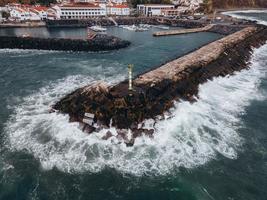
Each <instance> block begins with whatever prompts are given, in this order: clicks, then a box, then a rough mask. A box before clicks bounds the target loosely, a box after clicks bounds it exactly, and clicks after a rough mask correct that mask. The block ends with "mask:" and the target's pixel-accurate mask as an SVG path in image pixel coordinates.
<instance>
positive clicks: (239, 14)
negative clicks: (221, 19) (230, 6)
mask: <svg viewBox="0 0 267 200" xmlns="http://www.w3.org/2000/svg"><path fill="white" fill-rule="evenodd" d="M248 13H266V14H267V10H240V11H227V12H223V14H224V15H229V16H231V17H235V18H238V19H246V20H251V21H257V22H258V23H259V24H263V25H267V21H265V20H261V19H259V18H258V17H253V16H248V15H246V14H248Z"/></svg>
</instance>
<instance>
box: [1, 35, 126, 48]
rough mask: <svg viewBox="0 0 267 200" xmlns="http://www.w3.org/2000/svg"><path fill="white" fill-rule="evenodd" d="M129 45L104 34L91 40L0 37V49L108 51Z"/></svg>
mask: <svg viewBox="0 0 267 200" xmlns="http://www.w3.org/2000/svg"><path fill="white" fill-rule="evenodd" d="M129 45H130V42H129V41H125V40H122V39H120V38H117V37H114V36H109V35H104V34H97V35H96V36H95V37H94V38H92V39H65V38H36V37H12V36H0V48H1V49H3V48H10V49H40V50H59V51H108V50H114V49H120V48H124V47H127V46H129Z"/></svg>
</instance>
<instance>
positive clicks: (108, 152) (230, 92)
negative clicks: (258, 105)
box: [5, 45, 267, 176]
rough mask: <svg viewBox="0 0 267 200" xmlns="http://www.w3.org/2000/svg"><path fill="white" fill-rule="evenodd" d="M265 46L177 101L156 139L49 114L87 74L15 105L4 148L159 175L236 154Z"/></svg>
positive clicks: (83, 167)
mask: <svg viewBox="0 0 267 200" xmlns="http://www.w3.org/2000/svg"><path fill="white" fill-rule="evenodd" d="M266 53H267V45H265V46H263V47H261V48H260V49H257V50H255V53H254V56H253V58H252V66H251V68H250V69H249V70H243V71H241V72H238V73H236V75H234V76H229V77H224V78H221V77H219V78H215V79H214V80H212V81H208V82H207V83H205V84H203V85H201V86H200V90H199V99H198V101H197V102H195V103H193V104H191V103H189V102H179V103H177V104H176V106H175V108H173V109H172V110H171V113H172V117H171V118H169V119H165V120H162V121H159V122H157V123H156V125H155V129H156V134H155V138H154V139H150V138H147V137H140V138H138V139H137V140H136V142H135V145H134V146H133V147H126V146H125V144H124V143H119V142H118V141H116V138H113V137H112V138H110V139H109V140H107V141H104V140H102V139H100V138H101V137H102V134H103V133H96V134H91V135H87V134H86V133H83V132H82V131H81V130H80V129H79V128H78V123H68V116H66V115H62V114H56V113H52V114H49V113H48V109H49V106H50V105H52V104H53V103H55V102H56V101H57V100H59V98H61V97H62V96H64V95H65V94H67V93H69V92H70V91H72V90H74V89H75V88H78V87H81V86H83V85H85V84H87V83H88V82H93V81H94V79H93V78H90V77H89V78H88V77H83V76H70V77H67V78H65V79H63V80H59V81H58V82H56V83H50V84H49V85H48V86H46V87H43V88H41V89H40V90H39V91H38V92H37V93H35V94H33V95H30V96H28V97H26V98H24V100H23V103H22V104H20V105H19V106H17V107H16V108H15V109H14V114H13V115H12V116H11V118H10V120H9V121H8V122H7V124H6V127H5V132H6V137H7V147H8V148H9V149H10V150H11V151H26V152H28V153H31V154H33V155H34V157H35V158H36V159H37V160H39V161H40V163H41V166H42V168H43V169H45V170H49V169H51V168H53V167H57V168H58V169H59V170H62V171H64V172H69V173H82V172H91V173H96V172H99V171H101V170H103V169H104V168H106V167H107V168H112V169H115V170H117V171H119V172H121V173H130V174H134V175H137V176H138V175H143V174H147V175H149V174H153V175H155V174H156V175H159V174H168V173H171V172H172V171H173V170H177V169H179V167H185V168H194V167H196V166H199V165H203V164H205V163H206V162H208V161H210V160H211V159H216V157H217V156H218V155H223V156H225V157H227V158H229V159H235V158H236V157H237V152H238V150H239V149H240V148H241V145H242V138H241V136H240V135H239V134H238V132H237V130H238V128H239V127H240V126H242V123H241V121H240V115H242V114H243V113H244V112H245V108H246V106H248V105H249V104H250V101H251V100H254V99H259V100H261V99H262V98H265V95H263V94H262V93H261V92H260V91H258V85H259V84H260V80H261V78H263V77H264V76H265V74H266V68H265V66H266V64H267V63H266ZM264 59H265V61H264ZM264 62H265V63H264ZM113 80H117V81H118V77H113ZM109 81H111V80H109ZM111 131H114V130H113V129H111Z"/></svg>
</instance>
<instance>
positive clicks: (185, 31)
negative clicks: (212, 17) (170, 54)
mask: <svg viewBox="0 0 267 200" xmlns="http://www.w3.org/2000/svg"><path fill="white" fill-rule="evenodd" d="M213 26H214V25H212V24H209V25H207V26H204V27H200V28H190V29H177V30H168V31H158V32H155V33H153V36H155V37H159V36H170V35H182V34H189V33H199V32H205V31H209V30H210V29H211V28H212V27H213Z"/></svg>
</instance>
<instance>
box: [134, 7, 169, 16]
mask: <svg viewBox="0 0 267 200" xmlns="http://www.w3.org/2000/svg"><path fill="white" fill-rule="evenodd" d="M167 9H169V10H170V9H174V5H171V4H139V5H137V12H138V13H139V14H141V15H145V16H163V10H167Z"/></svg>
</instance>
